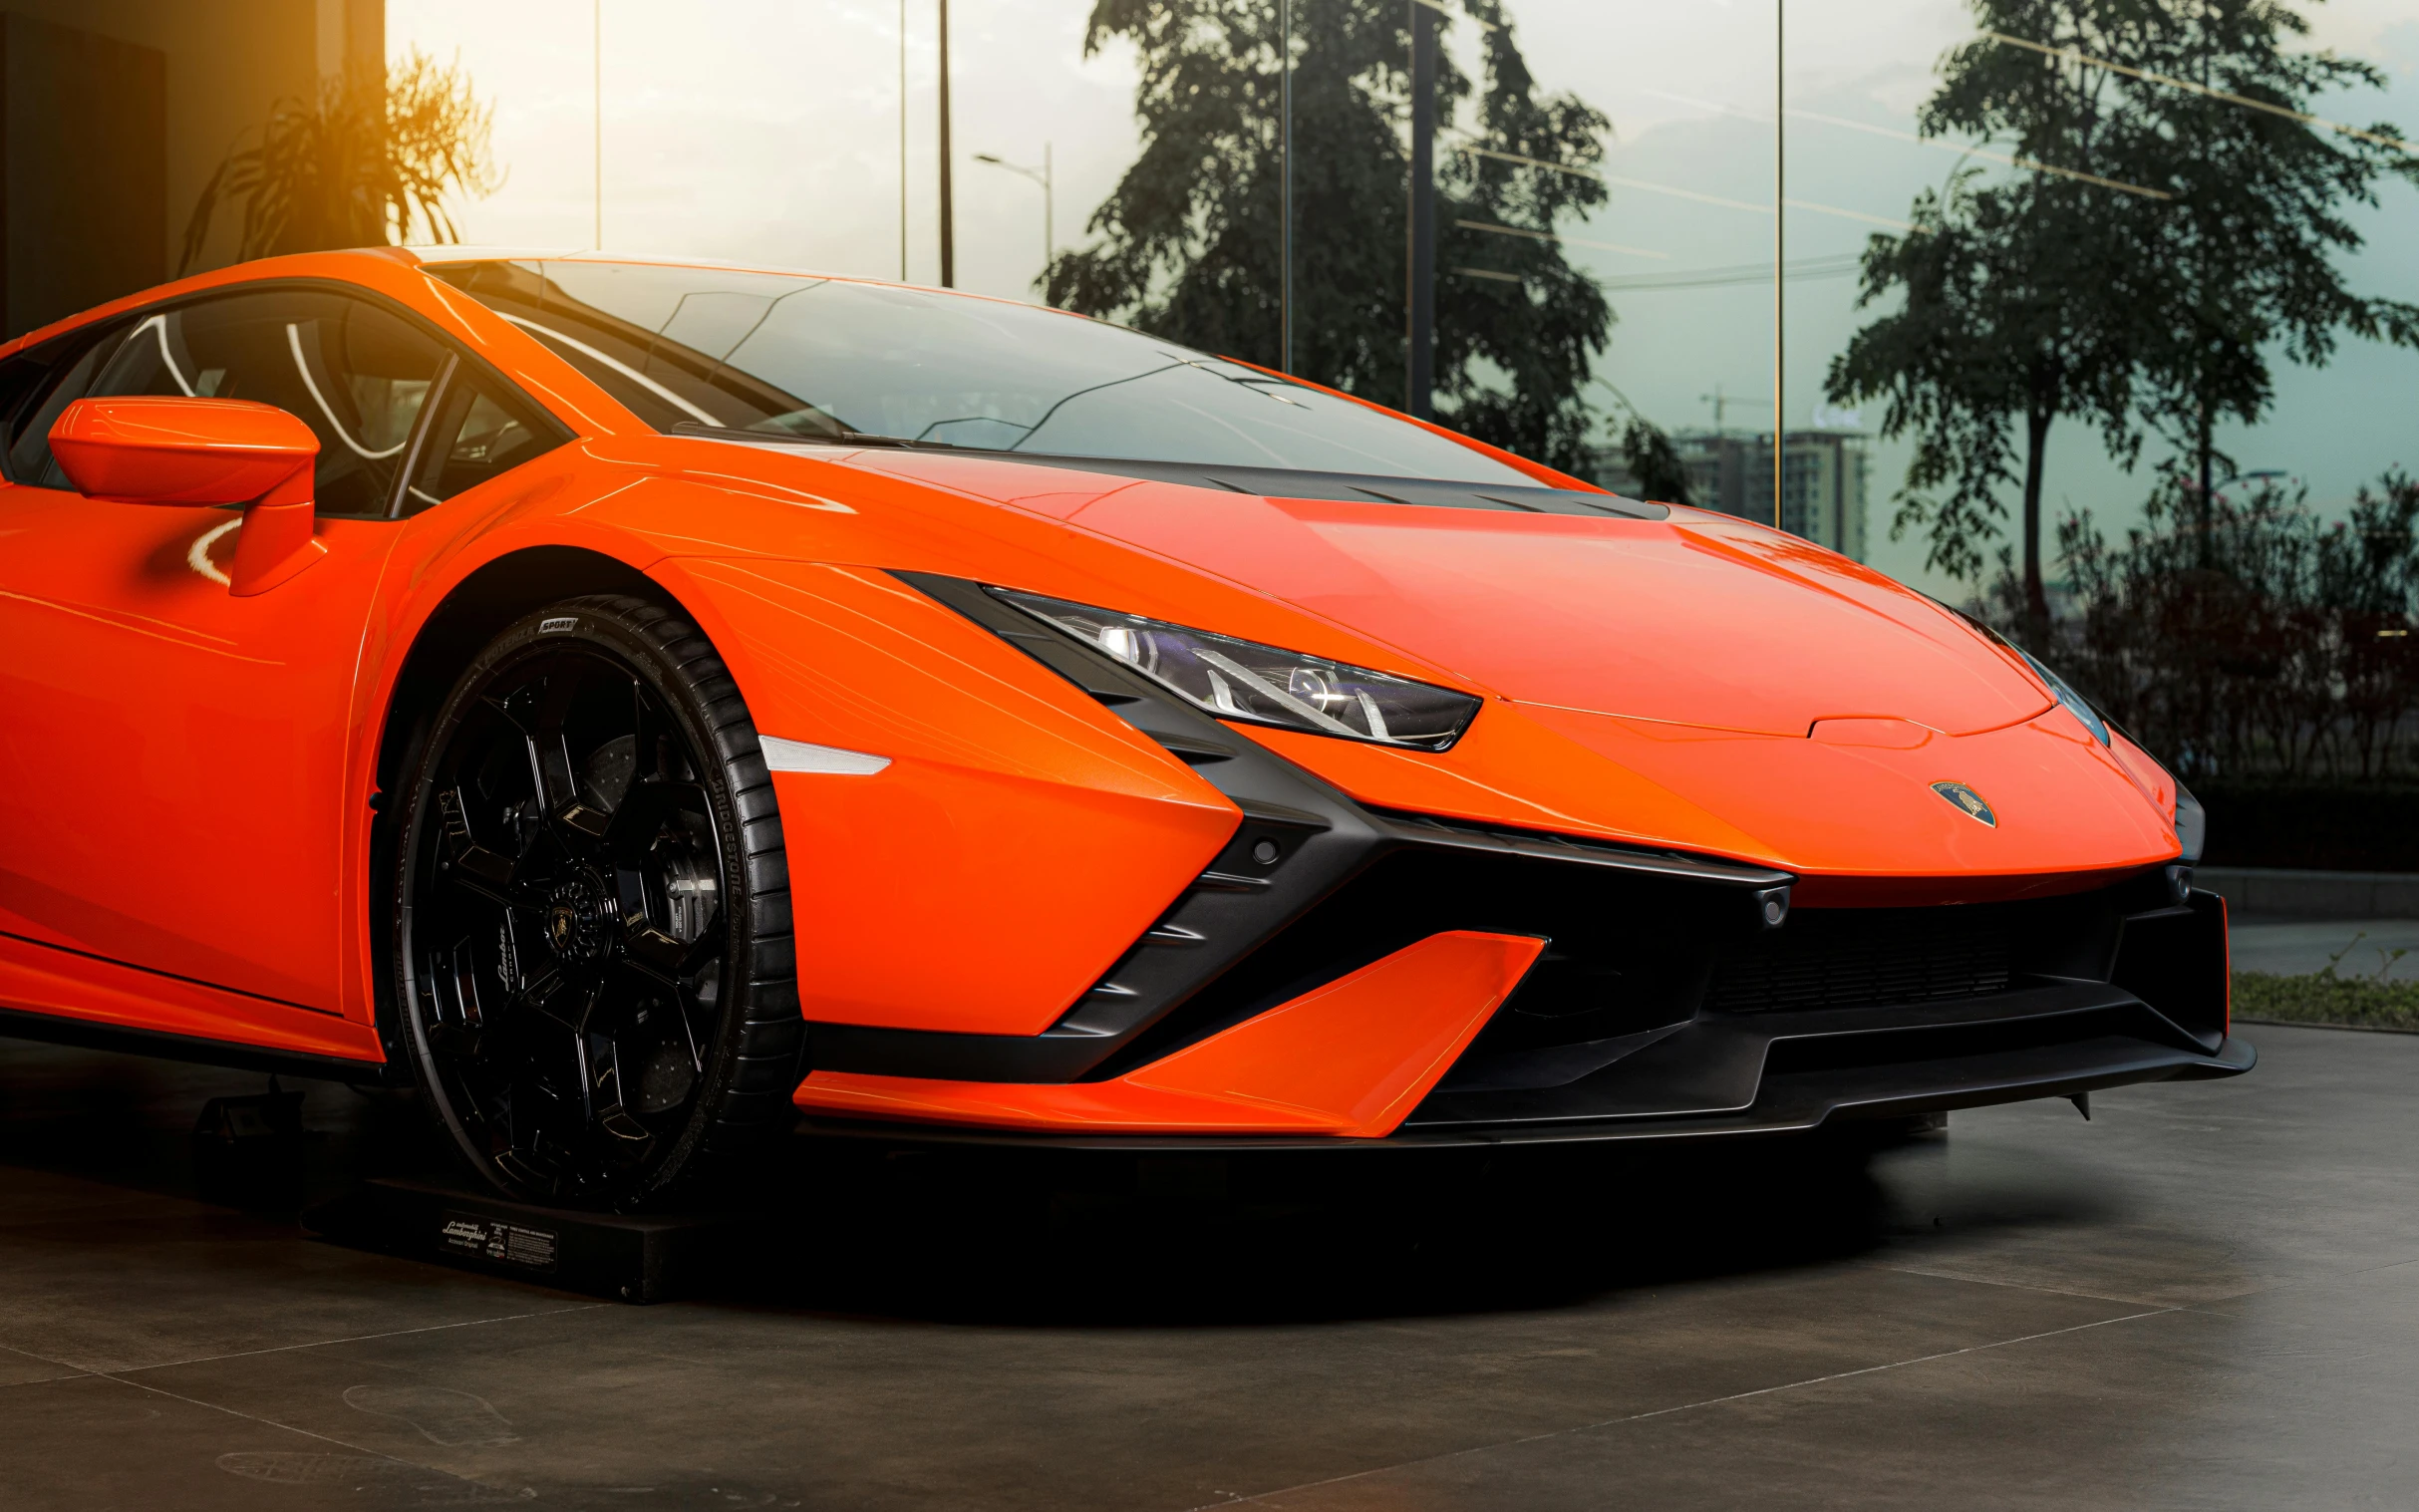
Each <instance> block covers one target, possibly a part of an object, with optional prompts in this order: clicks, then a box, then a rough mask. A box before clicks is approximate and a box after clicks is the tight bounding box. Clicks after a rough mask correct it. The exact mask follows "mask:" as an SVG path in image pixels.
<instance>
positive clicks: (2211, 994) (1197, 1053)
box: [797, 579, 2254, 1148]
mask: <svg viewBox="0 0 2419 1512" xmlns="http://www.w3.org/2000/svg"><path fill="white" fill-rule="evenodd" d="M915 585H916V586H918V587H920V588H923V589H924V590H925V591H926V592H928V593H932V594H933V595H934V596H935V597H937V598H941V599H942V600H943V601H944V602H948V603H950V604H951V605H952V606H953V607H956V608H959V609H960V610H961V612H964V613H967V614H968V615H969V616H970V617H973V618H977V619H982V620H986V621H987V622H988V621H991V620H997V621H998V623H995V624H994V625H993V628H994V629H995V630H997V631H998V632H999V633H1001V634H1002V635H1003V636H1004V637H1006V638H1008V639H1010V640H1011V641H1012V642H1014V643H1016V644H1019V645H1021V646H1023V647H1024V648H1025V649H1027V650H1028V651H1030V652H1031V653H1032V654H1034V655H1035V656H1036V657H1037V658H1038V659H1040V660H1042V661H1044V662H1045V663H1046V664H1048V665H1051V666H1053V667H1055V668H1057V670H1058V671H1060V672H1061V673H1062V674H1064V675H1065V676H1066V677H1067V678H1068V679H1069V680H1070V681H1071V682H1073V683H1075V684H1076V686H1078V687H1081V688H1084V689H1085V690H1086V691H1087V692H1090V693H1092V694H1093V695H1094V696H1095V697H1098V698H1101V699H1102V700H1103V702H1106V703H1108V704H1110V705H1111V707H1113V708H1115V709H1116V710H1117V712H1118V713H1119V714H1120V715H1121V716H1122V717H1124V718H1125V719H1127V720H1128V721H1129V722H1131V723H1132V724H1134V725H1135V726H1136V728H1137V729H1140V730H1142V731H1144V732H1145V733H1147V734H1150V735H1152V736H1153V737H1154V738H1156V739H1158V740H1160V741H1161V742H1162V743H1163V744H1165V745H1167V746H1168V748H1169V749H1170V750H1171V751H1173V752H1175V753H1176V754H1177V755H1179V756H1183V757H1184V758H1185V759H1187V760H1188V761H1191V762H1193V763H1194V764H1195V765H1196V768H1197V769H1198V770H1200V772H1201V774H1202V775H1203V776H1204V777H1206V778H1208V779H1209V780H1211V781H1213V782H1214V783H1216V784H1217V785H1218V786H1219V787H1221V788H1222V789H1223V790H1224V791H1226V792H1227V794H1228V795H1229V796H1230V797H1231V798H1233V799H1234V800H1235V802H1236V803H1237V805H1238V806H1239V807H1241V808H1242V809H1243V811H1244V815H1245V817H1244V822H1243V824H1242V826H1241V828H1240V829H1239V830H1238V831H1237V833H1236V834H1235V836H1234V837H1233V839H1232V840H1231V841H1230V843H1229V846H1228V848H1227V851H1226V852H1224V853H1222V854H1221V855H1220V857H1219V858H1218V859H1217V860H1216V861H1213V862H1212V864H1211V865H1210V867H1209V868H1208V869H1207V870H1205V871H1204V873H1203V874H1202V876H1201V878H1200V879H1199V881H1198V882H1197V883H1196V884H1195V886H1194V887H1193V888H1192V889H1190V890H1188V892H1187V893H1186V895H1185V896H1184V897H1183V898H1181V899H1179V900H1178V902H1177V903H1176V904H1175V905H1174V906H1173V907H1172V908H1171V909H1170V910H1169V911H1168V913H1167V914H1166V916H1165V917H1164V918H1162V919H1161V920H1160V921H1159V922H1158V923H1157V924H1156V925H1154V926H1153V928H1152V929H1151V930H1149V931H1148V932H1146V933H1145V935H1144V936H1143V937H1142V938H1141V939H1139V940H1137V941H1136V942H1135V944H1134V946H1133V948H1132V950H1130V951H1129V952H1128V953H1127V955H1126V956H1125V957H1124V958H1122V959H1121V960H1120V961H1118V962H1117V963H1116V964H1115V965H1114V966H1113V967H1112V968H1111V969H1110V970H1109V972H1108V973H1106V974H1105V975H1104V976H1103V977H1102V979H1101V981H1100V982H1099V984H1098V985H1096V986H1095V987H1094V988H1093V989H1092V990H1091V991H1090V992H1089V993H1087V994H1085V995H1084V996H1083V997H1082V998H1081V999H1080V1000H1079V1001H1078V1002H1077V1003H1076V1004H1075V1005H1074V1006H1073V1007H1071V1008H1070V1009H1069V1010H1068V1011H1067V1012H1066V1014H1065V1015H1064V1016H1063V1018H1062V1019H1061V1020H1060V1021H1059V1022H1058V1024H1057V1025H1054V1026H1053V1027H1052V1028H1051V1029H1050V1030H1049V1031H1048V1032H1046V1033H1045V1034H1042V1035H1038V1036H995V1035H963V1034H937V1033H928V1032H919V1031H906V1030H885V1029H872V1028H867V1027H864V1026H852V1025H816V1026H813V1027H812V1032H811V1038H810V1052H809V1055H810V1060H811V1063H812V1064H813V1066H814V1067H815V1068H814V1069H813V1070H812V1071H811V1072H810V1073H809V1074H808V1076H807V1077H806V1079H805V1081H804V1082H803V1083H802V1084H801V1085H800V1086H799V1088H798V1091H797V1101H798V1103H799V1105H800V1107H801V1108H802V1109H803V1110H804V1111H805V1112H806V1113H807V1115H808V1117H809V1118H810V1120H813V1122H814V1125H815V1126H816V1127H818V1128H821V1129H824V1130H826V1131H847V1130H854V1131H860V1132H875V1133H879V1134H881V1135H882V1136H883V1137H888V1138H895V1137H898V1136H899V1135H900V1133H902V1132H903V1131H904V1126H907V1125H913V1126H917V1127H918V1128H920V1129H922V1130H925V1131H927V1132H928V1133H930V1134H931V1136H933V1137H944V1138H955V1139H982V1140H991V1139H999V1138H1014V1139H1018V1140H1026V1141H1032V1140H1041V1141H1046V1142H1056V1143H1067V1144H1075V1145H1080V1146H1084V1147H1100V1146H1103V1145H1107V1146H1114V1147H1120V1148H1124V1147H1135V1148H1151V1147H1159V1146H1162V1145H1165V1144H1167V1143H1169V1142H1171V1141H1174V1142H1180V1143H1182V1142H1210V1143H1216V1144H1219V1145H1222V1146H1226V1147H1241V1146H1268V1145H1304V1144H1309V1145H1317V1146H1320V1147H1327V1148H1334V1147H1339V1146H1342V1145H1367V1144H1378V1143H1381V1144H1386V1145H1402V1144H1490V1143H1502V1142H1510V1141H1521V1142H1536V1141H1554V1140H1572V1139H1582V1140H1627V1139H1642V1138H1674V1137H1700V1136H1706V1135H1720V1134H1743V1133H1764V1132H1779V1131H1786V1130H1799V1129H1809V1128H1814V1127H1818V1126H1820V1125H1823V1124H1825V1123H1829V1122H1833V1121H1836V1120H1840V1119H1850V1118H1860V1117H1887V1116H1897V1115H1902V1114H1912V1113H1923V1112H1934V1111H1940V1110H1944V1109H1949V1108H1957V1107H1971V1106H1977V1105H1980V1104H1984V1103H1991V1102H2004V1101H2012V1100H2018V1099H2022V1098H2030V1097H2043V1096H2072V1095H2075V1094H2077V1093H2080V1092H2088V1091H2093V1090H2098V1089H2100V1088H2102V1087H2108V1086H2116V1085H2121V1084H2125V1083H2128V1082H2136V1081H2151V1080H2161V1079H2169V1078H2175V1077H2205V1076H2224V1075H2232V1074H2238V1073H2240V1072H2242V1071H2244V1070H2247V1069H2249V1068H2250V1067H2251V1064H2252V1062H2253V1059H2254V1056H2253V1053H2252V1051H2251V1048H2250V1047H2249V1046H2246V1045H2243V1044H2242V1043H2241V1042H2238V1041H2234V1040H2231V1039H2229V1038H2228V1028H2229V1025H2228V1009H2227V1005H2228V996H2229V988H2230V977H2229V973H2228V969H2227V959H2226V921H2225V905H2224V902H2223V901H2222V900H2220V899H2218V898H2216V897H2215V896H2213V895H2210V894H2207V893H2191V894H2189V896H2187V895H2185V894H2184V892H2183V890H2182V887H2183V884H2182V882H2181V880H2180V877H2181V874H2180V873H2178V872H2176V871H2173V870H2162V869H2159V868H2151V869H2147V870H2134V871H2130V872H2125V873H2121V874H2115V875H2098V876H2073V877H2055V878H2039V879H2032V880H2031V882H2030V883H2028V884H2027V885H2025V886H2021V887H2016V888H2013V889H2011V890H2009V892H2008V893H2007V895H2006V896H2004V897H2003V898H2002V899H2001V900H2000V901H1996V902H1986V903H1966V904H1956V905H1945V906H1934V907H1915V908H1905V907H1893V908H1801V909H1798V910H1796V911H1795V912H1794V913H1791V912H1790V910H1789V904H1788V889H1789V887H1790V885H1791V884H1792V882H1793V881H1794V879H1793V878H1792V877H1790V876H1789V875H1788V874H1787V873H1783V872H1776V871H1771V870H1767V869H1762V868H1757V867H1752V866H1745V865H1741V864H1739V863H1736V862H1729V861H1722V860H1717V859H1711V858H1705V857H1694V856H1685V855H1677V854H1670V853H1661V852H1651V851H1643V850H1637V849H1633V848H1627V847H1622V846H1616V845H1608V844H1603V843H1600V842H1594V841H1577V840H1569V839H1564V838H1561V837H1557V836H1552V835H1542V834H1530V833H1526V832H1520V831H1509V830H1503V829H1496V828H1490V827H1487V826H1477V825H1470V824H1465V823H1461V822H1458V821H1444V820H1437V819H1432V818H1426V817H1422V816H1417V815H1407V814H1393V813H1385V812H1379V811H1375V810H1371V809H1368V808H1366V807H1363V806H1362V805H1361V804H1359V803H1356V802H1355V801H1354V800H1353V799H1351V798H1350V797H1348V796H1346V795H1345V794H1344V793H1342V792H1340V791H1338V790H1337V789H1335V788H1334V787H1332V786H1330V785H1329V784H1327V783H1325V782H1323V781H1321V780H1319V779H1318V778H1317V777H1315V776H1313V775H1312V774H1310V773H1309V772H1307V771H1305V770H1303V769H1302V768H1300V767H1298V766H1296V765H1294V764H1293V763H1291V762H1288V761H1285V760H1283V759H1281V758H1279V757H1278V756H1274V755H1273V754H1271V753H1269V752H1267V751H1265V750H1263V749H1261V748H1259V747H1257V746H1255V745H1254V744H1253V743H1251V742H1248V741H1243V740H1241V739H1239V738H1237V737H1236V736H1235V735H1234V733H1233V732H1231V731H1228V730H1226V729H1225V728H1224V727H1222V726H1220V725H1218V724H1217V723H1216V722H1214V721H1211V720H1208V719H1207V718H1205V717H1202V716H1199V715H1197V714H1195V713H1193V712H1191V711H1189V710H1186V709H1183V708H1180V707H1178V706H1176V705H1175V704H1174V703H1173V701H1171V700H1168V699H1166V698H1165V697H1163V696H1162V695H1160V694H1159V693H1158V692H1157V690H1156V689H1155V687H1154V686H1153V685H1150V684H1148V683H1147V682H1144V681H1142V680H1140V679H1137V678H1135V677H1133V676H1131V675H1130V674H1129V673H1127V672H1126V671H1125V670H1124V669H1122V668H1121V667H1119V666H1117V665H1116V664H1115V663H1112V662H1109V661H1107V659H1105V658H1092V657H1087V656H1086V655H1085V654H1084V653H1082V652H1081V651H1080V649H1079V648H1075V647H1073V646H1072V645H1071V644H1070V643H1068V642H1066V641H1064V640H1062V639H1059V638H1056V637H1052V636H1049V635H1048V634H1047V633H1039V632H1037V631H1036V630H1035V629H1034V627H1032V626H1031V625H1029V624H1027V623H1026V622H1025V621H1024V620H1022V619H1021V618H1020V617H1018V616H1015V615H1014V614H1013V613H1012V612H1007V611H1003V610H1001V609H1000V608H999V606H998V605H997V604H996V601H993V600H991V599H990V598H989V597H988V595H985V594H983V593H981V592H980V590H976V589H972V588H971V587H970V586H969V585H964V584H956V583H951V582H948V581H946V580H938V579H918V580H915Z"/></svg>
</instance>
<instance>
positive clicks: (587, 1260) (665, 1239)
mask: <svg viewBox="0 0 2419 1512" xmlns="http://www.w3.org/2000/svg"><path fill="white" fill-rule="evenodd" d="M302 1221H303V1225H304V1226H305V1227H306V1228H309V1229H310V1230H311V1231H312V1232H314V1233H317V1234H320V1235H323V1236H324V1237H326V1238H329V1239H332V1240H335V1241H336V1242H338V1243H340V1244H351V1245H358V1246H360V1247H362V1248H365V1249H374V1250H379V1251H383V1252H385V1253H387V1254H391V1255H403V1256H408V1257H410V1258H412V1259H415V1260H435V1261H441V1262H444V1263H446V1264H449V1265H458V1266H463V1267H465V1268H468V1269H471V1270H478V1271H486V1272H488V1273H490V1274H493V1275H498V1276H517V1277H519V1278H520V1279H522V1280H524V1281H535V1282H539V1283H542V1284H543V1285H546V1286H552V1287H560V1288H562V1289H563V1290H564V1291H568V1292H585V1293H587V1294H588V1295H590V1296H592V1297H610V1298H615V1299H618V1300H620V1301H623V1302H668V1301H670V1300H672V1299H673V1298H675V1297H681V1296H687V1295H691V1294H693V1293H695V1292H697V1291H699V1290H701V1289H703V1288H704V1287H706V1286H708V1285H710V1284H711V1283H712V1282H713V1280H714V1279H716V1278H717V1277H724V1276H728V1275H729V1274H730V1273H731V1271H732V1270H734V1269H735V1268H736V1267H738V1266H739V1265H741V1264H742V1263H743V1261H744V1259H745V1257H746V1256H747V1254H748V1253H749V1251H750V1249H751V1246H752V1242H753V1241H755V1240H756V1239H757V1238H759V1237H760V1236H761V1235H762V1234H763V1232H764V1230H765V1227H766V1220H765V1218H764V1216H763V1215H762V1214H760V1213H753V1212H745V1211H724V1212H703V1213H641V1214H636V1215H627V1214H622V1213H588V1212H577V1211H573V1210H570V1209H566V1208H546V1207H536V1206H533V1205H531V1204H529V1203H525V1202H514V1201H511V1200H509V1199H507V1198H502V1197H497V1196H495V1195H493V1194H492V1193H489V1192H485V1191H481V1190H479V1189H477V1188H474V1187H472V1186H470V1185H468V1184H467V1183H459V1184H457V1183H454V1182H449V1181H440V1180H428V1179H423V1178H415V1177H403V1176H385V1177H379V1178H376V1179H374V1180H369V1181H364V1182H361V1183H360V1184H359V1185H357V1186H355V1187H354V1188H353V1190H352V1191H351V1192H349V1193H347V1194H346V1195H345V1196H343V1197H340V1198H338V1199H336V1200H335V1201H333V1202H329V1203H325V1204H323V1205H321V1206H319V1207H315V1208H313V1209H311V1210H310V1211H308V1212H306V1213H304V1214H303V1220H302Z"/></svg>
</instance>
